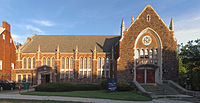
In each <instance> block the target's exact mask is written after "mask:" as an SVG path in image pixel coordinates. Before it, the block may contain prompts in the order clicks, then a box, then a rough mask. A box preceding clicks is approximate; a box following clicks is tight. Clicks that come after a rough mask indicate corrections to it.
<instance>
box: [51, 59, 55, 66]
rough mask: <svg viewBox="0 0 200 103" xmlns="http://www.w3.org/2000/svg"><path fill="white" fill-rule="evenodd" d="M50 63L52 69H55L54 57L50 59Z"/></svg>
mask: <svg viewBox="0 0 200 103" xmlns="http://www.w3.org/2000/svg"><path fill="white" fill-rule="evenodd" d="M51 63H52V67H55V58H54V57H53V58H52V60H51Z"/></svg>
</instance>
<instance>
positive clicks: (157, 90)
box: [142, 84, 180, 95]
mask: <svg viewBox="0 0 200 103" xmlns="http://www.w3.org/2000/svg"><path fill="white" fill-rule="evenodd" d="M142 87H143V88H144V89H145V90H146V91H147V92H151V93H152V94H155V95H179V94H180V93H179V92H177V91H176V90H175V89H174V88H172V87H170V86H168V85H167V84H162V85H158V84H153V85H142Z"/></svg>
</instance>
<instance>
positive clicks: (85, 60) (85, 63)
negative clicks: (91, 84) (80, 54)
mask: <svg viewBox="0 0 200 103" xmlns="http://www.w3.org/2000/svg"><path fill="white" fill-rule="evenodd" d="M84 69H87V58H86V57H85V59H84Z"/></svg>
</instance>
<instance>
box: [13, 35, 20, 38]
mask: <svg viewBox="0 0 200 103" xmlns="http://www.w3.org/2000/svg"><path fill="white" fill-rule="evenodd" d="M12 38H13V39H19V38H20V36H19V35H17V34H12Z"/></svg>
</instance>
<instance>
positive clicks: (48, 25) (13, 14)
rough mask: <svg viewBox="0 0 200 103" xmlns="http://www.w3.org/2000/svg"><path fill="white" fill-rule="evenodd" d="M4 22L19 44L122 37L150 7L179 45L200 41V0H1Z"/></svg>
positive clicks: (2, 19)
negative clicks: (36, 39)
mask: <svg viewBox="0 0 200 103" xmlns="http://www.w3.org/2000/svg"><path fill="white" fill-rule="evenodd" d="M0 4H1V6H0V14H1V15H0V22H2V21H7V22H8V23H9V24H11V35H12V37H13V39H14V41H15V42H20V43H24V42H26V40H27V37H31V36H32V35H34V34H35V33H36V34H38V35H120V26H121V21H122V18H124V19H125V26H126V28H128V26H129V25H130V23H131V17H132V16H134V18H136V17H137V16H138V15H139V14H140V12H141V11H142V10H143V9H144V8H145V6H146V5H148V4H150V5H151V6H152V7H153V8H154V9H155V10H156V12H157V13H158V15H159V16H160V17H161V18H162V19H163V21H164V22H165V24H166V25H167V26H169V24H170V20H171V18H173V20H174V25H175V38H176V39H177V41H178V43H184V44H185V43H187V42H188V41H189V40H196V39H197V38H199V39H200V6H199V5H200V0H0Z"/></svg>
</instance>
